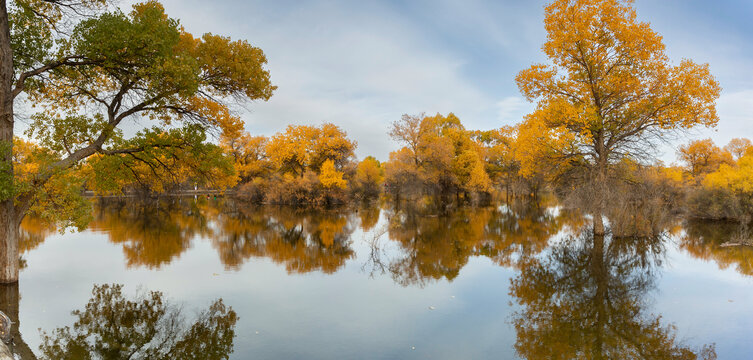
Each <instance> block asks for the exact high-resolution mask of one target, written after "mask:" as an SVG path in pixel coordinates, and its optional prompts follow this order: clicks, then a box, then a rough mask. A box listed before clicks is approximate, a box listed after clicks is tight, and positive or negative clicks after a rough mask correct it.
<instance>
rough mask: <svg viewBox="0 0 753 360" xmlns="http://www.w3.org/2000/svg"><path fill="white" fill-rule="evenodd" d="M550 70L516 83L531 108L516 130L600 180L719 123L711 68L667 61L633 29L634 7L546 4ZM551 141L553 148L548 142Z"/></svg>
mask: <svg viewBox="0 0 753 360" xmlns="http://www.w3.org/2000/svg"><path fill="white" fill-rule="evenodd" d="M544 26H545V28H546V31H547V34H548V36H547V41H546V42H545V43H544V46H543V51H544V53H545V54H546V55H547V57H548V58H549V59H550V61H551V62H550V64H537V65H533V66H531V67H530V68H529V69H526V70H523V71H521V72H520V73H519V74H518V76H517V78H516V81H517V83H518V87H519V88H520V91H521V92H522V93H523V95H524V96H525V97H526V98H527V99H528V100H529V101H537V102H538V106H537V109H536V110H535V111H534V112H533V113H531V114H530V115H528V116H527V117H526V120H525V122H524V123H523V125H522V126H528V127H535V128H539V129H541V130H542V132H540V134H541V135H543V136H544V137H546V138H547V139H549V141H548V142H542V143H539V145H541V146H549V147H553V148H552V149H548V150H551V151H553V154H552V155H551V156H553V157H554V158H556V159H558V161H567V160H572V159H582V160H584V161H585V162H586V164H587V165H588V167H589V169H590V170H592V171H595V172H596V174H597V176H599V177H602V178H603V177H604V176H606V175H607V172H608V170H609V168H610V167H611V164H613V163H615V162H617V161H619V160H621V159H623V158H633V159H636V158H638V159H640V158H643V157H645V156H648V155H652V154H651V152H650V149H652V148H653V145H655V143H656V141H659V140H660V138H661V137H662V136H665V135H666V134H668V133H669V132H671V131H675V130H682V129H689V128H692V127H694V126H697V125H703V126H714V125H715V124H716V122H717V121H718V118H717V114H716V108H715V100H716V98H717V97H718V96H719V91H720V87H719V84H718V83H717V82H716V80H714V77H713V76H712V75H711V73H710V71H709V67H708V65H698V64H696V63H694V62H692V61H690V60H683V61H682V62H680V63H679V64H677V65H674V64H672V63H670V61H669V59H668V57H667V55H666V54H665V47H664V44H663V43H662V39H661V36H660V35H659V34H657V33H656V32H654V31H653V30H652V29H651V28H650V27H649V24H647V23H643V22H639V21H638V20H637V18H636V13H635V10H634V9H633V7H632V1H631V0H575V1H574V0H556V1H553V2H552V3H550V4H549V5H547V6H546V14H545V20H544ZM551 140H555V141H551Z"/></svg>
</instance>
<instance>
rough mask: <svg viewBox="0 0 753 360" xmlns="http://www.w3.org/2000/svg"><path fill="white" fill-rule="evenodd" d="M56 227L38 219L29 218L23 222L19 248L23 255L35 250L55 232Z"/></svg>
mask: <svg viewBox="0 0 753 360" xmlns="http://www.w3.org/2000/svg"><path fill="white" fill-rule="evenodd" d="M55 230H56V229H55V226H54V225H50V223H49V222H46V221H44V220H42V219H40V218H38V217H34V216H27V217H25V218H24V219H23V221H21V226H20V228H19V232H18V237H19V239H18V247H19V249H18V250H19V252H20V253H21V254H23V253H26V252H28V251H31V250H34V249H36V248H37V246H39V245H41V244H42V243H43V242H44V239H46V238H47V237H48V236H50V235H52V233H54V232H55Z"/></svg>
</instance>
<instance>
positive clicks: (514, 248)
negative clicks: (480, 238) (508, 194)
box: [481, 201, 583, 266]
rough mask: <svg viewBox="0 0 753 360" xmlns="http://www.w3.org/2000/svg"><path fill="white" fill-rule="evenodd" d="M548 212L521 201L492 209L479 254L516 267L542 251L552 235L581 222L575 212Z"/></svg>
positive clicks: (533, 204)
mask: <svg viewBox="0 0 753 360" xmlns="http://www.w3.org/2000/svg"><path fill="white" fill-rule="evenodd" d="M551 209H552V208H547V207H544V206H541V204H537V203H535V202H523V201H515V202H512V203H510V204H509V205H507V206H506V207H503V208H501V209H499V210H496V209H495V212H494V216H492V217H491V219H490V221H489V224H488V226H487V231H486V241H485V243H484V246H483V248H481V251H482V252H481V254H482V255H485V256H487V257H489V258H491V259H492V260H494V261H495V262H496V263H498V264H500V265H502V266H516V264H517V262H518V261H521V260H522V259H525V258H527V257H530V256H533V255H536V254H538V253H539V252H541V251H542V250H544V249H545V248H546V247H547V246H548V244H549V239H550V238H551V237H552V235H554V234H556V233H557V232H558V231H560V230H561V229H562V228H563V227H564V226H570V227H578V226H579V225H581V224H582V223H583V218H582V217H581V216H580V215H579V214H578V213H577V212H572V211H565V210H561V211H558V212H553V211H551Z"/></svg>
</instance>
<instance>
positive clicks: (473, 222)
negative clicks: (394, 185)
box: [388, 208, 491, 286]
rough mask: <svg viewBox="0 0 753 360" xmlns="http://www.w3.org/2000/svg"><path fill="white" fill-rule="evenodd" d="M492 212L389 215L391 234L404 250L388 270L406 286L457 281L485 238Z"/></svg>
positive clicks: (408, 212) (402, 211) (471, 210)
mask: <svg viewBox="0 0 753 360" xmlns="http://www.w3.org/2000/svg"><path fill="white" fill-rule="evenodd" d="M490 216H491V211H490V210H489V209H469V208H464V209H459V210H457V211H453V212H451V213H449V214H442V215H439V216H437V215H426V214H421V213H419V212H417V211H411V210H408V211H406V210H398V211H396V212H394V213H393V214H391V215H390V216H389V219H390V220H389V228H388V234H389V237H390V239H391V240H394V241H397V243H398V244H399V245H400V248H401V254H400V256H398V258H396V259H393V260H391V262H390V264H389V270H390V272H391V273H392V276H393V278H394V279H395V281H397V282H398V283H400V284H402V285H404V286H407V285H411V284H419V285H422V284H424V283H425V282H426V281H427V280H430V279H434V280H438V279H441V278H445V279H448V280H452V279H454V278H455V277H456V276H457V275H458V273H459V272H460V269H461V268H463V266H465V264H466V263H467V262H468V257H470V256H471V255H473V254H474V251H475V248H476V245H477V244H479V243H480V242H481V241H482V240H483V238H484V229H485V226H486V224H487V222H488V221H489V218H490Z"/></svg>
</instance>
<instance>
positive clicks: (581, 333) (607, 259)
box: [510, 230, 716, 359]
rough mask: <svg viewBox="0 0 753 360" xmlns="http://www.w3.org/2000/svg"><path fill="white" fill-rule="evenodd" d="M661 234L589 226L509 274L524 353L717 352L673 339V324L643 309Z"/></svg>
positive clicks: (688, 355)
mask: <svg viewBox="0 0 753 360" xmlns="http://www.w3.org/2000/svg"><path fill="white" fill-rule="evenodd" d="M662 241H663V238H662V237H658V236H655V237H642V238H638V237H633V238H616V237H615V238H612V237H611V236H609V235H607V236H606V237H605V236H604V235H594V233H593V232H592V231H590V230H587V231H583V232H582V233H581V234H580V235H578V236H569V237H567V238H565V239H564V240H563V241H562V242H559V243H558V244H557V245H555V246H553V247H552V248H551V249H550V252H548V253H547V254H548V255H547V256H546V257H544V258H530V259H528V260H527V261H526V262H525V263H523V264H522V265H523V266H522V267H521V272H520V274H519V275H518V276H517V277H516V278H515V279H513V280H512V281H511V282H512V286H511V290H510V292H511V294H512V295H513V296H515V297H516V298H517V301H518V303H519V304H520V305H522V307H523V308H522V310H520V311H519V312H517V313H516V314H515V316H514V319H513V324H514V325H515V329H516V331H517V342H516V344H515V348H516V350H517V352H518V354H519V355H520V356H521V357H522V358H525V359H697V358H699V356H700V357H701V358H715V357H716V355H715V351H714V347H713V345H712V346H705V347H704V348H703V349H702V350H701V352H700V354H696V353H694V352H693V351H691V350H690V349H689V348H687V347H683V346H681V345H679V344H678V343H677V340H676V338H675V335H674V327H673V326H672V325H663V324H662V323H661V318H660V317H658V316H654V315H651V314H648V313H647V311H646V309H645V307H646V303H647V301H646V300H645V296H646V294H647V293H648V291H649V290H651V289H652V288H654V286H655V285H654V281H655V274H654V269H655V267H656V266H657V263H658V261H659V259H660V257H661V255H662V254H663V251H664V250H663V245H662Z"/></svg>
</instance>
